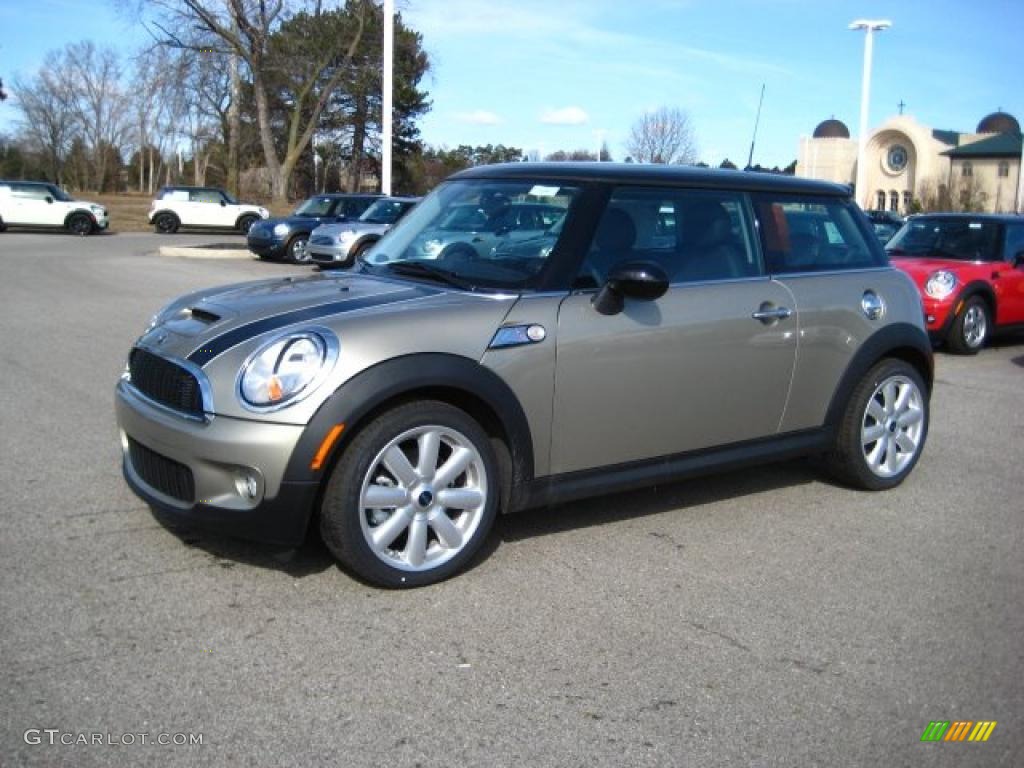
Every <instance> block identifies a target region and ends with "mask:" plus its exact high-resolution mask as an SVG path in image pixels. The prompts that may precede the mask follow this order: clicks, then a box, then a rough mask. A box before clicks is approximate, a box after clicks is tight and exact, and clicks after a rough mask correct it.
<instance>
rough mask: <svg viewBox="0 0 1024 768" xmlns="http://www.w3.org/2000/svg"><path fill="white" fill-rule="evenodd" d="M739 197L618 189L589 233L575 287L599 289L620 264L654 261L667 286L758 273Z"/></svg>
mask: <svg viewBox="0 0 1024 768" xmlns="http://www.w3.org/2000/svg"><path fill="white" fill-rule="evenodd" d="M752 231H753V228H752V227H751V226H750V216H749V215H748V209H747V207H746V205H745V202H744V197H743V195H742V194H740V193H737V192H718V191H704V190H693V189H666V188H646V187H620V188H618V189H616V190H615V192H614V193H613V194H612V197H611V200H610V201H609V202H608V207H607V208H606V209H605V212H604V215H603V216H602V218H601V221H600V222H599V224H598V227H597V230H596V231H595V233H594V239H593V241H592V243H591V246H590V249H589V251H588V253H587V258H586V259H585V260H584V263H583V266H582V269H581V272H580V274H579V276H578V278H577V281H576V284H577V286H579V287H591V286H593V285H597V284H600V283H601V282H602V281H603V280H604V279H605V278H606V277H607V276H608V273H609V272H610V271H611V269H612V267H614V266H615V265H616V264H618V263H621V262H624V261H634V260H643V261H653V262H656V263H657V264H659V265H660V266H661V267H662V269H664V270H665V273H666V274H667V275H668V278H669V281H670V282H672V283H687V282H700V281H706V280H729V279H739V278H744V277H755V276H758V275H760V274H761V273H762V270H761V265H760V261H759V259H758V257H757V251H756V249H755V247H754V242H753V237H752V235H751V232H752Z"/></svg>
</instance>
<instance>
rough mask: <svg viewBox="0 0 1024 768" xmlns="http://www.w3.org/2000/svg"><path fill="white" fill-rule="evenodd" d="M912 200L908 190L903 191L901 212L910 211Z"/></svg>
mask: <svg viewBox="0 0 1024 768" xmlns="http://www.w3.org/2000/svg"><path fill="white" fill-rule="evenodd" d="M912 199H913V198H912V196H911V194H910V190H909V189H905V190H903V210H904V211H909V210H910V201H911V200H912Z"/></svg>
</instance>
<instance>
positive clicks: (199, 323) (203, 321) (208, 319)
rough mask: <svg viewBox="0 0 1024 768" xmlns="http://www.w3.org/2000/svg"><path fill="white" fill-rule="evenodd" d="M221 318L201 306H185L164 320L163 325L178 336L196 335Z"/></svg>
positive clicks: (221, 316)
mask: <svg viewBox="0 0 1024 768" xmlns="http://www.w3.org/2000/svg"><path fill="white" fill-rule="evenodd" d="M222 318H223V315H220V314H218V313H216V312H211V311H210V310H209V309H203V308H202V307H186V308H185V309H182V310H180V311H178V312H175V313H174V314H173V315H172V316H171V317H169V318H168V319H167V320H165V321H164V323H163V325H164V327H165V328H166V329H167V330H169V331H173V332H174V333H177V334H178V335H180V336H198V335H199V334H200V333H203V332H204V331H205V330H206V329H207V328H209V327H210V326H212V325H214V324H215V323H217V322H219V321H220V320H221V319H222Z"/></svg>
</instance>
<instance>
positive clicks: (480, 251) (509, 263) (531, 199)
mask: <svg viewBox="0 0 1024 768" xmlns="http://www.w3.org/2000/svg"><path fill="white" fill-rule="evenodd" d="M579 191H580V190H579V187H568V186H561V185H559V184H548V183H545V182H543V181H540V180H537V181H492V180H485V179H479V180H477V179H467V180H464V181H452V182H448V183H446V184H443V185H441V186H440V187H438V188H437V189H436V190H435V191H434V192H432V193H431V194H430V195H429V196H427V197H426V198H424V199H423V201H422V202H420V203H419V204H418V205H417V206H416V207H415V208H414V209H413V210H412V211H410V212H409V214H408V215H407V216H405V217H404V218H403V219H402V220H401V221H400V222H399V223H398V224H396V225H395V227H394V228H393V229H391V231H389V232H388V234H387V235H385V236H384V237H383V238H382V239H381V240H380V242H379V243H378V244H377V245H376V246H375V247H374V248H373V249H372V250H371V251H370V252H369V253H368V254H367V255H366V256H365V257H363V261H362V263H363V265H364V268H366V269H369V270H371V271H374V272H376V271H378V270H380V271H384V272H393V273H400V274H403V275H408V276H415V277H417V278H422V279H430V280H433V281H436V282H446V283H448V284H453V285H456V284H457V285H459V286H460V287H461V286H466V287H471V288H475V289H483V290H507V289H513V290H514V289H530V288H532V287H533V286H535V285H536V284H537V282H538V279H539V275H540V273H541V270H542V269H543V268H544V266H545V265H546V263H547V260H548V257H549V256H550V255H551V253H552V251H553V250H554V249H555V246H556V244H557V242H558V239H559V238H560V236H561V231H562V229H561V226H560V224H561V222H562V220H563V219H564V217H565V215H566V212H567V211H568V209H569V207H570V206H571V205H572V202H573V201H574V200H575V199H576V197H577V195H578V194H579Z"/></svg>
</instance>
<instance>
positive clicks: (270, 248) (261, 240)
mask: <svg viewBox="0 0 1024 768" xmlns="http://www.w3.org/2000/svg"><path fill="white" fill-rule="evenodd" d="M245 244H246V245H247V246H248V247H249V250H250V251H252V252H253V253H255V254H256V255H257V256H262V257H263V258H271V259H278V258H281V257H282V256H284V254H285V252H286V251H287V250H288V242H287V240H285V239H284V238H281V237H277V236H272V237H269V238H268V237H259V236H257V237H254V236H253V235H252V234H250V235H249V237H248V238H246V241H245Z"/></svg>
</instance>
